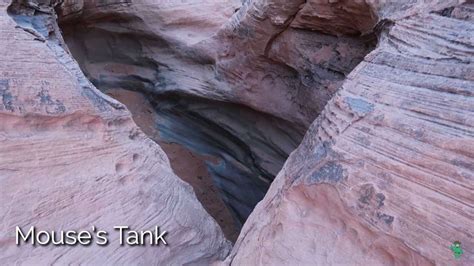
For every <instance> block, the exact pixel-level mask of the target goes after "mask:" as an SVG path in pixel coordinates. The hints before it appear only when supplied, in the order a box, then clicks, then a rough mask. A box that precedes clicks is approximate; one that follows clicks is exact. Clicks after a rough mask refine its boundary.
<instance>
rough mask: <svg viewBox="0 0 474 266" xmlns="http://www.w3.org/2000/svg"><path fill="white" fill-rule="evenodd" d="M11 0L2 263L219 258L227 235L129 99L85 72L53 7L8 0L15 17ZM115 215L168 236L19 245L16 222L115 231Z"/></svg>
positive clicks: (5, 19)
mask: <svg viewBox="0 0 474 266" xmlns="http://www.w3.org/2000/svg"><path fill="white" fill-rule="evenodd" d="M9 4H10V3H9V1H8V3H7V2H5V1H2V2H0V28H1V29H2V34H1V36H0V47H1V49H2V50H1V54H0V73H1V77H0V99H1V101H0V121H1V122H0V202H1V205H0V213H1V223H0V247H1V248H0V250H1V251H0V263H1V264H2V265H12V264H28V265H32V264H35V265H39V264H41V265H46V264H52V263H57V264H69V263H82V264H94V265H98V264H115V263H119V264H170V263H173V264H177V265H182V264H186V263H198V264H208V263H210V262H212V261H215V260H218V259H223V258H224V257H225V256H226V255H227V254H228V252H229V249H230V243H229V242H228V241H227V240H225V238H224V236H223V235H222V232H221V230H220V228H219V227H218V225H217V224H216V223H215V221H214V220H213V219H212V218H211V217H210V216H209V215H208V214H207V213H206V212H205V211H204V209H203V208H202V206H201V205H200V203H199V202H198V201H197V199H196V197H195V195H194V193H193V190H192V188H191V187H190V186H189V185H188V184H186V183H184V182H182V181H181V180H180V179H179V178H178V177H177V176H176V175H175V174H174V173H173V172H172V170H171V168H170V165H169V161H168V159H167V157H166V155H165V154H164V153H163V151H162V150H161V149H160V147H159V146H158V145H157V144H156V143H154V142H153V141H151V140H150V139H148V138H147V137H146V136H145V135H144V134H143V133H142V131H141V130H140V129H139V128H138V127H137V126H136V125H135V123H134V122H133V120H132V118H131V115H130V113H129V112H128V111H127V110H126V108H125V107H124V106H123V105H122V104H120V103H119V102H117V101H115V100H114V99H111V98H110V97H107V96H105V95H104V94H102V93H100V92H99V91H98V90H97V89H95V87H94V86H93V85H92V84H90V82H89V81H88V80H87V79H86V78H85V77H84V76H83V74H82V72H81V70H80V69H79V66H78V65H77V63H76V62H75V61H74V60H73V59H72V57H71V56H70V54H68V53H67V51H66V50H64V49H63V46H62V43H61V41H60V40H61V37H60V35H56V34H58V29H57V28H55V27H54V24H55V23H54V21H51V20H49V15H48V14H47V13H43V12H48V10H47V9H46V10H43V11H38V10H36V9H35V7H33V6H30V7H26V6H21V7H20V6H12V7H11V9H9V11H10V14H11V15H15V16H19V17H16V19H17V22H15V21H14V20H13V19H12V18H11V17H9V16H8V15H7V7H8V5H9ZM43 8H45V7H44V6H43ZM29 12H31V13H29ZM28 13H29V14H28ZM32 13H35V14H37V16H32ZM17 23H18V24H20V26H21V27H22V28H20V27H16V26H17ZM29 27H31V28H29ZM38 29H43V30H44V32H38ZM42 33H46V34H45V35H42ZM117 225H127V226H130V227H131V228H134V229H137V230H138V229H140V230H146V229H151V228H153V227H154V226H156V225H158V226H160V227H161V229H162V230H166V231H167V232H168V235H167V240H168V244H169V246H160V247H155V246H147V247H138V248H130V247H120V246H119V243H118V241H117V239H116V238H117V237H118V235H117V234H112V233H111V235H110V244H109V245H108V246H106V247H99V246H96V245H92V246H89V247H82V246H75V247H71V246H68V247H56V246H52V245H49V246H43V247H38V246H37V247H32V246H31V245H23V246H21V247H18V246H16V245H15V226H20V227H23V228H29V226H36V227H37V228H38V229H41V230H56V231H58V230H91V227H92V226H95V227H97V228H100V229H101V230H107V231H109V232H110V231H112V227H113V226H117Z"/></svg>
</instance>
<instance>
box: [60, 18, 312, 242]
mask: <svg viewBox="0 0 474 266" xmlns="http://www.w3.org/2000/svg"><path fill="white" fill-rule="evenodd" d="M104 20H105V21H106V22H103V21H104ZM101 21H102V22H101ZM126 21H127V23H131V22H130V20H127V19H126ZM78 24H79V25H81V26H77V25H78ZM104 25H105V26H104ZM59 26H60V28H61V31H62V33H63V37H64V40H65V43H66V44H67V46H68V48H69V50H70V51H71V53H72V55H73V56H74V58H75V59H76V60H77V62H78V63H79V65H80V66H81V69H82V71H83V72H84V74H85V75H86V77H87V78H88V79H89V80H90V81H91V82H92V83H93V84H94V85H95V86H96V87H97V88H98V89H99V90H101V91H102V92H104V93H105V94H107V95H109V96H111V97H113V98H115V99H116V100H118V101H120V102H121V103H123V104H125V105H126V106H127V108H128V109H129V111H130V112H131V113H132V115H133V119H134V121H135V123H137V125H138V126H139V127H140V128H141V129H142V131H143V132H144V133H146V134H147V135H148V137H150V138H151V139H152V140H154V141H155V142H156V143H158V144H159V145H160V147H161V148H162V149H163V150H164V151H165V153H166V154H167V156H168V158H169V159H170V163H171V166H172V169H173V170H174V172H175V173H176V174H177V175H178V176H179V177H180V178H182V179H183V180H184V181H186V182H187V183H189V184H190V185H192V186H193V188H194V191H195V193H196V196H197V198H198V199H199V201H200V202H201V203H202V204H203V206H204V208H205V209H206V210H207V211H208V213H209V214H210V215H211V216H212V217H214V219H215V220H216V222H217V223H218V224H219V225H220V226H221V228H222V230H223V232H224V234H225V235H226V237H227V238H228V239H229V240H231V241H233V242H234V241H235V240H236V239H237V236H238V234H239V231H240V229H241V227H242V225H243V223H244V222H245V220H246V219H247V217H248V216H249V215H250V213H251V212H252V210H253V208H254V207H255V205H256V204H257V203H258V202H259V201H260V200H261V199H262V198H263V197H264V195H265V193H266V191H267V189H268V188H269V186H270V184H271V182H272V180H273V179H274V177H275V176H276V175H277V173H278V172H279V171H280V169H281V167H282V166H283V163H284V162H285V160H286V159H287V157H288V156H289V154H290V153H291V152H292V151H293V150H294V149H296V147H297V146H298V144H299V143H300V142H301V140H302V138H303V134H304V131H305V128H304V127H302V126H301V125H296V124H292V123H290V122H288V121H285V120H283V119H281V118H278V117H275V116H272V115H270V114H265V113H263V112H259V111H256V110H254V109H252V108H249V107H247V106H244V105H241V104H237V103H231V102H226V101H223V100H220V99H206V98H204V97H201V96H199V95H190V94H189V93H186V92H187V91H190V90H192V88H186V87H181V88H178V89H174V88H173V87H176V86H177V85H176V84H173V82H170V80H172V79H173V78H176V77H174V76H172V74H170V73H171V72H173V71H174V69H171V68H170V67H168V66H167V63H166V62H167V60H169V61H172V63H175V64H177V63H179V64H191V65H193V64H194V65H195V66H197V67H198V68H199V67H202V68H205V69H206V68H207V69H206V70H207V71H210V70H211V69H212V66H211V65H206V64H204V65H202V66H199V65H200V64H202V62H196V61H194V62H193V61H191V62H187V61H186V60H183V59H182V58H180V55H177V54H176V53H175V52H174V51H172V49H171V47H170V45H169V44H168V43H167V42H166V41H164V40H160V39H157V38H156V37H149V36H141V35H140V34H138V33H133V34H132V33H130V32H128V33H123V32H120V31H121V30H122V29H121V28H120V21H115V20H110V19H109V18H99V20H98V21H96V22H95V23H94V24H86V25H84V23H82V22H78V21H77V20H73V21H72V22H68V23H60V24H59ZM147 47H148V49H150V47H152V49H150V50H152V51H153V53H147V51H146V50H147ZM150 50H149V51H148V52H150ZM162 58H163V59H162ZM184 71H190V72H191V70H190V69H187V68H186V66H185V67H184V70H183V72H184ZM185 74H186V75H192V72H191V73H185ZM205 74H208V73H205ZM170 75H171V77H170ZM208 75H210V74H208ZM191 78H192V77H191ZM170 83H171V84H170ZM184 86H185V85H184ZM169 87H172V88H169Z"/></svg>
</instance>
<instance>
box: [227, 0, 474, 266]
mask: <svg viewBox="0 0 474 266" xmlns="http://www.w3.org/2000/svg"><path fill="white" fill-rule="evenodd" d="M425 7H426V6H425ZM445 7H446V6H445ZM387 8H390V7H387ZM432 8H434V9H432ZM438 8H439V7H438ZM471 8H472V5H471V4H466V5H462V6H456V7H454V8H447V9H443V8H441V9H437V8H436V7H435V6H430V7H429V8H427V9H421V10H420V9H416V10H417V12H418V13H419V14H417V15H412V14H411V13H410V12H409V13H410V14H406V15H407V16H406V17H404V16H400V17H401V18H399V19H394V20H393V21H392V22H391V25H389V26H388V27H385V29H384V30H383V31H382V32H381V34H380V40H379V43H378V46H377V48H376V49H375V50H374V51H372V52H371V53H370V54H369V55H368V56H366V57H365V59H364V61H363V62H362V63H360V64H359V65H358V66H357V67H356V68H355V70H354V71H352V72H351V74H350V75H349V76H348V77H347V79H346V80H345V82H344V84H343V85H342V87H341V89H340V90H339V92H338V93H337V94H336V95H335V96H334V97H333V98H332V99H331V100H330V101H329V102H328V104H327V105H326V107H325V108H324V110H323V112H322V113H321V115H320V116H319V117H318V118H317V119H316V120H315V122H314V123H313V124H312V125H311V127H310V129H309V131H308V132H307V134H306V136H305V139H304V140H303V142H302V144H301V145H300V146H299V148H298V149H297V150H296V151H295V152H294V153H293V154H292V155H291V156H290V158H289V159H288V161H287V162H286V163H285V166H284V168H283V170H282V171H281V172H280V173H279V175H278V177H277V178H276V179H275V181H274V182H273V184H272V186H271V187H270V190H269V192H268V193H267V195H266V197H265V199H264V200H263V201H262V202H260V203H259V204H258V205H257V207H256V209H255V210H254V212H253V213H252V215H251V216H250V217H249V219H248V221H247V223H246V224H245V226H244V228H243V229H242V232H241V235H240V238H239V240H238V241H237V243H236V245H235V247H234V250H233V252H232V254H231V256H230V257H229V258H228V260H227V262H228V263H229V264H235V265H254V264H262V265H270V264H293V265H294V264H301V265H306V264H308V265H309V264H311V265H314V264H316V265H329V264H357V265H381V264H384V265H386V264H398V265H427V264H439V265H448V264H452V263H454V262H453V261H454V259H453V256H452V254H451V252H450V250H449V246H450V245H451V243H452V242H453V241H456V240H458V241H460V242H461V243H463V247H464V250H465V254H464V255H463V258H462V260H460V261H459V263H460V264H461V265H470V264H472V262H473V261H474V254H473V253H472V250H473V248H474V242H473V238H472V236H473V234H474V231H473V230H474V227H473V226H472V221H473V219H474V208H473V207H474V197H473V195H474V194H473V184H474V182H473V178H474V168H473V161H474V154H473V153H472V151H473V150H474V147H473V144H474V141H473V133H474V131H473V125H474V121H473V120H472V117H473V116H472V113H473V111H474V109H473V107H474V98H473V96H474V76H473V73H474V71H473V70H474V69H473V64H472V63H473V56H474V46H473V41H474V40H473V37H472V32H473V30H474V28H473V27H474V25H473V24H472V19H470V17H469V16H468V15H466V13H465V12H466V10H472V9H471ZM413 9H415V7H413V8H407V10H413ZM432 11H436V12H432ZM380 12H381V13H380V14H384V12H383V10H382V11H380ZM407 12H408V11H407Z"/></svg>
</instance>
